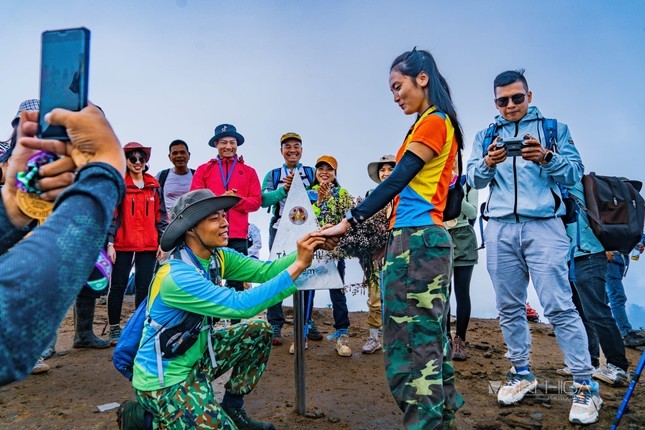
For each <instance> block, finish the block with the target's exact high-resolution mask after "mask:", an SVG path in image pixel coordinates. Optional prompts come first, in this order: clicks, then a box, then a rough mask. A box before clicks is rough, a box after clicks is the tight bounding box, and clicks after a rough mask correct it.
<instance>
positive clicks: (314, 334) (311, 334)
mask: <svg viewBox="0 0 645 430" xmlns="http://www.w3.org/2000/svg"><path fill="white" fill-rule="evenodd" d="M307 324H308V326H309V331H308V332H307V338H309V339H311V340H322V338H323V335H322V333H321V332H320V331H319V330H318V327H316V322H315V321H314V320H313V319H311V320H309V322H308V323H307Z"/></svg>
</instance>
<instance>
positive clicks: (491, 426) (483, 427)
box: [473, 420, 502, 430]
mask: <svg viewBox="0 0 645 430" xmlns="http://www.w3.org/2000/svg"><path fill="white" fill-rule="evenodd" d="M473 427H474V428H476V429H478V430H499V429H501V428H502V425H501V424H500V423H498V422H497V421H491V420H482V421H477V422H476V423H475V424H474V426H473Z"/></svg>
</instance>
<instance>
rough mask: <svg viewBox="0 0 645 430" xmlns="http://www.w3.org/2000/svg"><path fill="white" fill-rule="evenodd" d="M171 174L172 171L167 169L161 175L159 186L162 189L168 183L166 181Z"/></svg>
mask: <svg viewBox="0 0 645 430" xmlns="http://www.w3.org/2000/svg"><path fill="white" fill-rule="evenodd" d="M169 172H170V169H165V170H162V171H161V173H159V186H160V187H161V188H163V186H164V184H165V183H166V179H168V173H169ZM193 173H195V172H193Z"/></svg>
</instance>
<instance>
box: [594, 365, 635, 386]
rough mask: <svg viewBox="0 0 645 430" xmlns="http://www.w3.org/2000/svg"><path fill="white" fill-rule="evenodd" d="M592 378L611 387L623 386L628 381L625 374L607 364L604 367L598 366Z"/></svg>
mask: <svg viewBox="0 0 645 430" xmlns="http://www.w3.org/2000/svg"><path fill="white" fill-rule="evenodd" d="M592 377H593V378H594V379H598V380H600V381H603V382H606V383H607V384H609V385H612V386H616V385H624V384H625V383H626V382H627V381H628V380H629V376H627V372H625V371H624V370H623V369H621V368H620V367H617V366H614V365H613V364H611V363H607V365H606V366H600V367H599V368H598V369H596V371H595V372H594V373H593V375H592Z"/></svg>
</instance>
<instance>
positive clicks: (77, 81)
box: [38, 27, 90, 140]
mask: <svg viewBox="0 0 645 430" xmlns="http://www.w3.org/2000/svg"><path fill="white" fill-rule="evenodd" d="M89 60H90V31H89V30H88V29H87V28H84V27H80V28H69V29H65V30H52V31H45V32H43V34H42V45H41V59H40V118H39V119H38V137H40V138H43V139H58V140H69V138H68V137H67V132H66V131H65V127H61V126H50V125H49V124H47V123H46V122H45V114H47V113H49V112H51V110H52V109H54V108H64V109H68V110H71V111H79V110H81V109H83V108H84V107H85V106H87V80H88V72H89Z"/></svg>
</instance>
